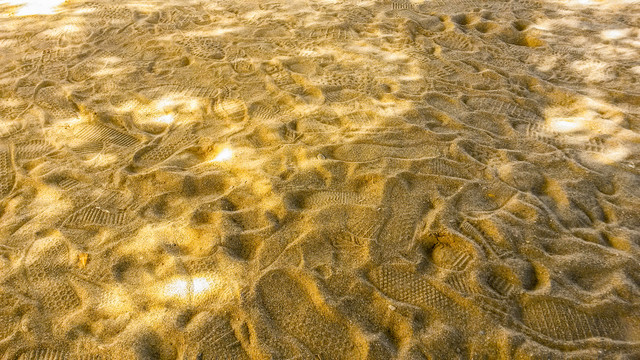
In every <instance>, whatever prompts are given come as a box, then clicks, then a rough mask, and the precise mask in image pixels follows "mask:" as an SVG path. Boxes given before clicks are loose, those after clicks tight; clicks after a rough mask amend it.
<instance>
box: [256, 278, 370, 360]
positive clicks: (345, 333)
mask: <svg viewBox="0 0 640 360" xmlns="http://www.w3.org/2000/svg"><path fill="white" fill-rule="evenodd" d="M309 281H312V280H311V279H306V277H304V276H299V275H294V274H291V273H289V272H287V271H284V270H274V271H271V272H269V273H267V274H266V275H264V276H263V277H262V278H261V279H260V280H259V281H258V283H257V285H256V291H257V293H258V294H259V296H260V298H261V300H262V304H263V306H264V308H265V310H266V312H267V313H268V314H269V317H270V318H271V319H273V321H274V322H275V323H276V324H277V325H278V326H279V327H280V328H282V329H283V330H284V331H286V332H288V333H289V334H291V335H292V336H293V337H295V338H296V339H298V341H300V342H301V343H302V344H304V345H305V346H306V347H307V348H308V349H309V350H310V351H311V352H312V353H314V354H315V355H316V356H317V357H319V358H322V359H363V358H365V353H366V350H365V348H366V344H364V341H363V340H362V339H360V338H358V337H356V336H355V334H354V333H353V332H352V331H351V330H350V329H349V326H348V325H347V323H346V321H345V320H344V319H342V318H341V317H340V316H338V315H336V314H334V313H333V311H331V310H329V309H328V308H327V305H326V304H324V302H323V300H322V295H321V294H319V293H318V292H317V290H315V289H313V290H311V289H310V288H309V285H303V284H308V283H309Z"/></svg>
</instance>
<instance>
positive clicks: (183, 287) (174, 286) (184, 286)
mask: <svg viewBox="0 0 640 360" xmlns="http://www.w3.org/2000/svg"><path fill="white" fill-rule="evenodd" d="M188 292H189V283H188V282H187V281H186V280H183V279H178V280H174V281H172V282H170V283H169V284H167V286H166V287H165V291H164V293H165V295H166V296H168V297H184V296H187V294H188Z"/></svg>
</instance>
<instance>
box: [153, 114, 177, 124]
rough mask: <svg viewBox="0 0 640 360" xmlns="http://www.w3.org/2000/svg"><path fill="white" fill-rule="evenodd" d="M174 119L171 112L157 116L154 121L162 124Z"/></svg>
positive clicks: (170, 122)
mask: <svg viewBox="0 0 640 360" xmlns="http://www.w3.org/2000/svg"><path fill="white" fill-rule="evenodd" d="M174 120H175V117H174V116H173V114H167V115H163V116H160V117H159V118H157V119H156V122H159V123H162V124H172V123H173V121H174Z"/></svg>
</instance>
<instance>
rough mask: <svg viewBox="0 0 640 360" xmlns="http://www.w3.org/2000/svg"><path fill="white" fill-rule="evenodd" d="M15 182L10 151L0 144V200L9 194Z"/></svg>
mask: <svg viewBox="0 0 640 360" xmlns="http://www.w3.org/2000/svg"><path fill="white" fill-rule="evenodd" d="M15 180H16V178H15V171H14V168H13V161H12V159H11V151H10V149H9V147H8V146H7V145H3V144H0V198H4V197H5V196H7V195H9V194H10V193H11V191H12V190H13V186H14V184H15Z"/></svg>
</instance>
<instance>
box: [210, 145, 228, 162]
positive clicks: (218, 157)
mask: <svg viewBox="0 0 640 360" xmlns="http://www.w3.org/2000/svg"><path fill="white" fill-rule="evenodd" d="M232 157H233V151H232V150H231V149H229V148H224V149H222V151H220V152H219V153H218V155H216V157H215V158H213V159H212V160H211V161H213V162H222V161H227V160H231V158H232Z"/></svg>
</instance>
